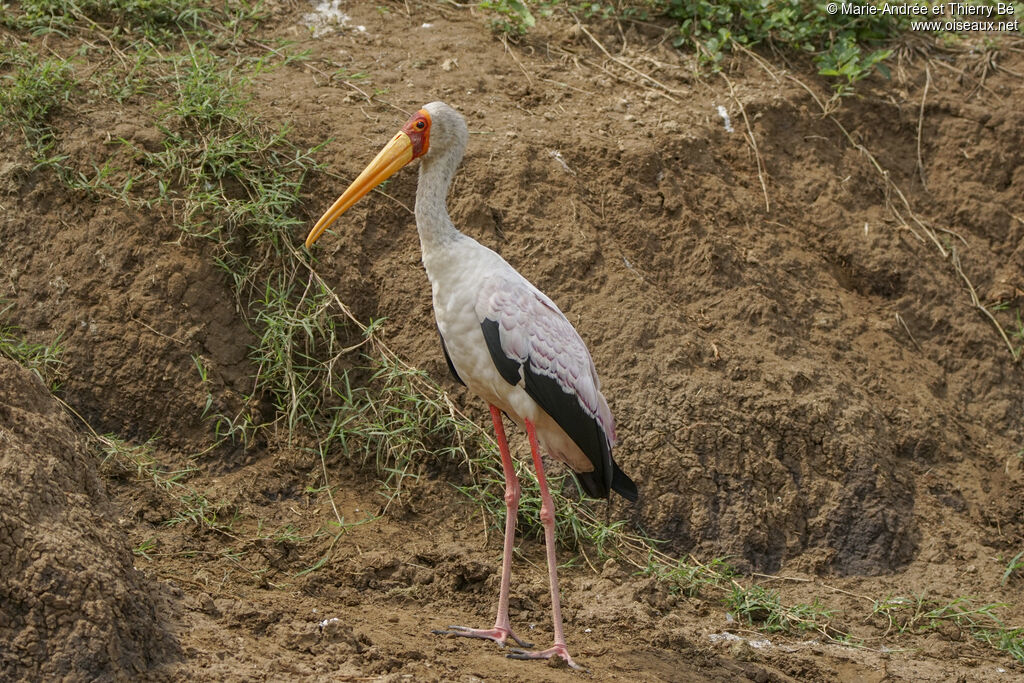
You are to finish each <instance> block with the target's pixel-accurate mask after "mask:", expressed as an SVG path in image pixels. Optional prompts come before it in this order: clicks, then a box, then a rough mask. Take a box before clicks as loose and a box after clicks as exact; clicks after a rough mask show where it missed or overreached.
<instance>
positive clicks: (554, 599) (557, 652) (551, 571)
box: [508, 420, 583, 670]
mask: <svg viewBox="0 0 1024 683" xmlns="http://www.w3.org/2000/svg"><path fill="white" fill-rule="evenodd" d="M525 422H526V434H527V436H529V437H530V452H531V453H532V454H533V465H534V467H536V468H537V483H538V484H539V485H540V521H541V523H542V524H543V525H544V546H545V549H546V551H547V556H548V577H549V578H550V579H551V618H552V621H553V622H554V629H555V644H554V645H552V646H551V647H550V648H548V649H547V650H540V651H537V652H531V651H528V650H518V649H513V650H512V654H510V655H508V656H509V657H510V658H512V659H551V658H552V657H561V658H562V659H564V660H565V662H566V663H567V664H568V665H569V666H571V667H572V668H574V669H581V670H582V669H583V667H581V666H579V665H578V664H576V662H574V661H572V657H570V656H569V649H568V648H567V647H566V645H565V634H564V633H563V632H562V607H561V604H560V603H559V600H558V565H557V564H556V562H555V506H554V503H552V501H551V493H550V492H549V491H548V483H547V479H546V478H545V477H544V465H543V464H542V463H541V461H540V447H539V445H538V444H537V433H536V431H535V430H534V428H533V423H532V422H530V421H529V420H526V421H525Z"/></svg>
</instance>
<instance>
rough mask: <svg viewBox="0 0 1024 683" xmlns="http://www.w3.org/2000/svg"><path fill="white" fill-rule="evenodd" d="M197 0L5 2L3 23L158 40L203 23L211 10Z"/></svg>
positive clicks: (40, 29)
mask: <svg viewBox="0 0 1024 683" xmlns="http://www.w3.org/2000/svg"><path fill="white" fill-rule="evenodd" d="M207 11H208V10H205V9H204V8H203V7H202V5H201V4H200V3H199V2H197V0H161V1H160V2H153V1H152V0H22V1H21V2H19V3H18V4H17V5H15V6H13V7H12V6H11V5H6V4H5V5H4V12H3V15H2V16H0V25H3V26H6V27H7V28H10V29H13V30H21V31H30V32H33V33H45V32H50V33H59V34H61V35H69V34H70V33H72V32H74V31H89V32H101V33H102V34H103V35H104V36H107V37H108V38H111V39H114V40H118V41H123V42H132V41H134V40H137V39H139V38H145V39H146V40H148V41H150V42H154V43H162V42H168V41H170V40H173V39H176V38H179V37H180V36H181V35H182V33H183V32H188V31H195V30H196V29H198V28H199V27H200V21H201V19H202V16H203V15H204V14H205V13H207Z"/></svg>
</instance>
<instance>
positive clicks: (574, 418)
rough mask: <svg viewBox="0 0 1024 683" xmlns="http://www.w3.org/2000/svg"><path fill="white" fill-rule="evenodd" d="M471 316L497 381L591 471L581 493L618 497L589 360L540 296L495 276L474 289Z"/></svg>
mask: <svg viewBox="0 0 1024 683" xmlns="http://www.w3.org/2000/svg"><path fill="white" fill-rule="evenodd" d="M476 314H477V318H478V319H479V320H480V325H481V327H482V328H483V332H484V338H485V340H486V341H487V347H488V350H489V351H490V354H491V358H492V360H493V361H494V364H495V367H496V368H497V369H498V371H499V373H501V376H502V377H503V378H504V379H505V381H507V382H508V383H509V384H514V385H519V386H522V387H523V388H524V389H525V390H526V393H527V394H529V396H530V397H531V398H533V400H535V401H536V402H537V403H538V404H539V405H540V407H541V408H542V409H543V410H544V411H545V412H546V413H547V414H548V415H550V416H551V417H552V418H553V419H554V420H555V422H557V423H558V424H559V426H561V427H562V429H563V430H564V431H565V432H566V434H567V435H568V436H569V438H571V439H572V440H573V441H574V442H575V443H576V445H577V446H579V447H580V450H582V451H583V453H584V454H585V455H586V456H587V458H588V459H589V460H590V461H591V463H592V464H593V465H594V471H593V473H592V475H593V476H580V481H581V483H582V484H583V485H584V488H585V489H586V490H587V493H588V494H590V495H596V496H598V497H604V496H607V493H608V490H609V489H611V488H614V489H616V490H618V489H619V487H618V486H616V484H618V483H619V477H620V476H621V477H622V478H624V479H625V480H626V481H628V477H625V475H622V474H621V470H619V468H618V467H617V466H615V464H614V462H613V461H612V457H611V447H612V446H613V445H614V444H615V422H614V420H613V418H612V414H611V410H610V409H609V407H608V402H607V401H606V400H605V398H604V396H602V395H601V383H600V381H599V380H598V378H597V370H596V369H595V368H594V361H593V360H592V359H591V357H590V352H589V351H587V347H586V345H585V344H584V343H583V340H582V339H581V338H580V336H579V334H578V333H577V332H576V330H575V329H574V328H573V326H572V324H571V323H569V321H568V320H566V318H565V316H564V315H563V314H562V312H561V311H560V310H558V307H557V306H556V305H555V304H554V302H552V301H551V299H549V298H548V297H547V296H545V295H544V294H543V293H542V292H541V291H540V290H538V289H536V288H535V287H533V286H532V285H530V284H529V283H528V282H526V281H525V280H519V279H513V278H510V277H503V276H498V277H492V278H489V279H488V280H487V281H486V282H485V283H484V285H483V286H482V287H481V289H480V291H479V292H478V294H477V298H476ZM585 474H586V475H590V474H591V473H585ZM595 477H596V481H590V482H588V481H587V480H588V479H594V478H595ZM631 485H632V482H630V486H631ZM633 491H634V493H633V495H634V497H635V487H633ZM624 495H626V494H624Z"/></svg>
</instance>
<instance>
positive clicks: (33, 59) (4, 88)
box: [0, 45, 75, 160]
mask: <svg viewBox="0 0 1024 683" xmlns="http://www.w3.org/2000/svg"><path fill="white" fill-rule="evenodd" d="M4 67H6V68H8V69H10V71H9V72H8V73H5V74H3V75H2V76H0V126H3V127H7V126H13V127H15V128H16V129H18V130H20V131H21V134H22V135H23V136H24V139H25V142H26V144H27V145H28V147H29V149H31V150H32V151H33V153H34V154H35V155H36V157H37V159H39V160H41V159H43V158H45V156H46V154H47V152H48V151H49V150H50V149H51V148H52V147H53V145H54V141H55V139H54V133H53V129H52V128H51V127H50V125H49V118H50V116H51V114H53V113H54V112H56V111H57V110H58V109H60V108H61V107H62V106H63V105H65V104H66V103H67V102H68V100H69V99H70V97H71V92H72V90H73V89H74V85H75V80H74V71H73V70H72V68H71V65H70V64H68V62H67V61H65V60H63V59H60V58H57V57H46V58H43V57H41V56H40V55H39V54H37V53H36V52H35V51H33V50H31V49H30V48H28V47H27V46H25V45H21V46H19V47H17V48H14V49H7V50H5V51H4V52H2V53H0V68H4Z"/></svg>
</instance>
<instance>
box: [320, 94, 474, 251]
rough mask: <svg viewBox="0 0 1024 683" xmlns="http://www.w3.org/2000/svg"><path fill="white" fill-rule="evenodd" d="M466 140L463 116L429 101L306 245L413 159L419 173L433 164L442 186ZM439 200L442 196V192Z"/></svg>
mask: <svg viewBox="0 0 1024 683" xmlns="http://www.w3.org/2000/svg"><path fill="white" fill-rule="evenodd" d="M468 141H469V129H468V128H467V127H466V120H465V119H463V118H462V115H461V114H459V112H457V111H455V110H454V109H452V108H451V107H449V106H448V105H447V104H445V103H444V102H431V103H430V104H428V105H426V106H424V107H423V108H422V109H420V110H419V111H417V112H416V113H415V114H413V115H412V117H411V118H410V119H409V120H408V121H406V122H405V125H404V126H402V129H401V130H400V131H398V132H397V133H396V134H395V136H394V137H393V138H391V142H389V143H388V144H387V145H386V146H385V147H384V149H382V150H381V151H380V153H379V154H378V155H377V157H376V158H375V159H374V160H373V161H371V162H370V165H369V166H367V167H366V168H365V169H364V170H363V172H362V173H360V174H359V177H358V178H356V179H355V180H354V181H353V182H352V184H351V185H349V187H348V189H347V190H345V192H344V193H342V195H341V196H340V197H338V200H337V201H336V202H334V205H333V206H331V208H330V209H328V210H327V213H325V214H324V215H323V216H322V217H321V218H320V220H319V221H317V223H316V225H315V226H313V229H312V230H310V232H309V236H308V237H306V248H309V247H310V246H312V244H313V242H316V241H317V239H319V237H320V235H321V234H323V232H324V230H326V229H327V227H328V226H330V224H331V223H333V222H334V221H336V220H337V219H338V218H339V217H340V216H341V215H342V214H343V213H345V212H346V211H348V210H349V208H350V207H351V206H352V205H353V204H355V203H356V202H357V201H359V200H360V199H361V198H362V197H363V196H365V195H366V193H367V192H369V191H370V190H372V189H373V188H375V187H377V186H378V185H380V184H381V183H382V182H384V181H385V180H387V179H388V178H390V177H391V176H392V175H393V174H394V173H395V172H396V171H398V169H400V168H402V167H403V166H405V165H406V164H408V163H409V162H410V161H412V160H413V159H417V158H422V160H423V161H422V164H423V165H422V167H421V173H425V172H427V170H428V169H431V168H433V170H434V171H435V173H436V172H438V171H440V173H439V174H437V175H435V176H434V177H439V178H440V179H441V180H442V182H443V184H444V186H445V187H447V183H448V182H450V180H451V178H452V176H453V175H454V174H455V167H456V166H458V165H459V162H460V161H461V160H462V155H463V154H464V153H465V151H466V143H467V142H468ZM441 200H442V202H443V200H444V196H443V193H442V196H441Z"/></svg>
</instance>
